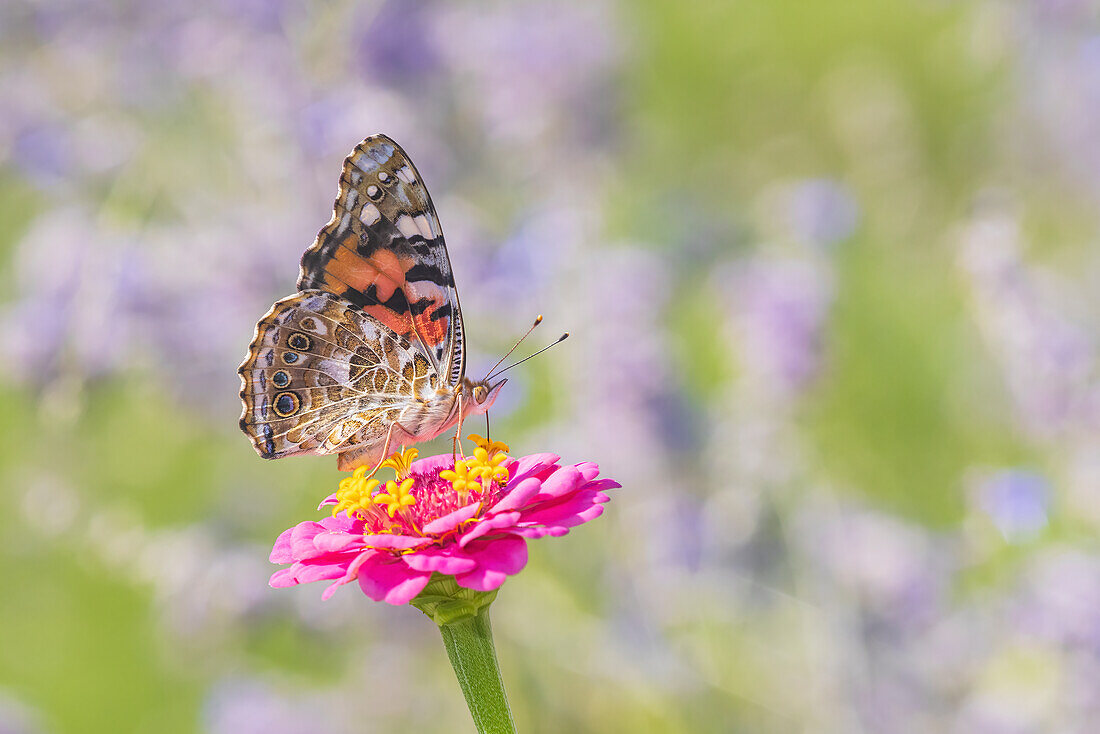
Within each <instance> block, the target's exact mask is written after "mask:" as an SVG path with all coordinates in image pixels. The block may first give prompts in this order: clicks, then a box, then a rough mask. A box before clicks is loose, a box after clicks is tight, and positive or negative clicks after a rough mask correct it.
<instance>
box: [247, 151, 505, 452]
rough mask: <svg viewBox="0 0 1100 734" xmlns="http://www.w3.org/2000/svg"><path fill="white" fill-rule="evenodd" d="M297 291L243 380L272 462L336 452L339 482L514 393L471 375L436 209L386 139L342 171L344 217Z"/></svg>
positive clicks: (330, 227) (260, 445) (269, 321)
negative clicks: (342, 473)
mask: <svg viewBox="0 0 1100 734" xmlns="http://www.w3.org/2000/svg"><path fill="white" fill-rule="evenodd" d="M297 288H298V292H297V293H295V294H294V295H292V296H288V297H287V298H284V299H282V300H280V301H277V302H276V303H275V305H274V306H272V307H271V310H270V311H268V313H267V314H266V315H264V317H263V318H261V319H260V321H259V323H257V324H256V332H255V335H254V336H253V338H252V343H251V344H250V345H249V347H248V355H247V356H246V357H245V360H244V362H243V363H242V364H241V366H240V368H239V369H238V373H239V374H240V376H241V393H240V395H241V400H242V401H243V403H244V412H243V413H242V415H241V420H240V426H241V430H242V431H244V432H245V434H247V435H248V437H249V438H250V439H251V440H252V443H253V445H254V446H255V448H256V451H257V452H259V454H260V456H262V457H263V458H265V459H278V458H282V457H284V456H295V455H299V454H336V455H337V467H338V468H339V469H340V470H341V471H350V470H351V469H354V468H356V467H359V466H367V465H373V466H375V467H377V466H378V465H379V463H380V462H381V461H382V459H383V458H384V457H385V456H387V455H388V454H389V453H390V452H391V451H396V450H398V449H399V448H401V447H404V446H408V445H409V444H412V443H416V442H418V441H427V440H429V439H432V438H435V437H436V436H439V435H441V434H443V433H444V432H446V431H447V430H448V429H450V428H452V427H454V426H456V425H459V426H460V425H461V421H462V420H463V419H464V418H466V417H468V416H471V415H480V414H482V413H485V412H486V411H487V410H488V409H489V407H490V406H491V405H492V404H493V401H494V400H495V399H496V396H497V395H498V394H499V392H500V389H501V387H503V386H504V382H505V380H500V381H499V382H497V383H496V384H490V383H489V379H488V378H487V379H485V380H480V381H475V380H471V379H469V378H468V377H466V373H465V368H466V349H465V348H466V339H465V333H464V332H463V326H462V309H461V308H460V307H459V303H458V291H457V290H456V289H455V283H454V277H453V275H452V273H451V262H450V258H449V257H448V255H447V246H446V244H445V243H444V241H443V232H442V230H441V229H440V226H439V220H438V218H437V217H436V213H435V207H433V206H432V200H431V197H430V196H429V195H428V190H427V189H426V188H425V187H424V184H423V183H422V181H421V178H420V174H419V173H418V172H417V170H416V168H415V167H414V166H413V164H412V161H410V160H409V157H408V155H406V154H405V151H403V150H402V149H401V147H400V146H399V145H397V143H395V142H394V141H393V140H391V139H390V138H388V137H386V136H385V135H374V136H371V137H369V138H367V139H366V140H364V141H363V142H361V143H359V145H357V146H355V149H354V150H352V152H351V154H350V155H349V156H348V157H347V158H346V159H345V160H344V167H343V171H342V173H341V175H340V188H339V191H338V193H337V196H336V204H335V205H334V207H333V213H332V219H331V220H330V221H329V223H328V224H326V225H325V226H324V227H323V228H322V229H321V231H320V232H319V233H318V234H317V239H316V240H315V241H314V242H313V244H312V245H311V246H310V247H309V249H307V250H306V251H305V254H303V255H302V261H301V271H300V274H299V277H298V285H297ZM456 440H457V432H456Z"/></svg>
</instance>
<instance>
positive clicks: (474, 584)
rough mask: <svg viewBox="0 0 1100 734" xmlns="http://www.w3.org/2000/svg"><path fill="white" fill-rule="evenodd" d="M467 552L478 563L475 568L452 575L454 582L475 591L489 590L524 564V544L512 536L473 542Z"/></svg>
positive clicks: (525, 562)
mask: <svg viewBox="0 0 1100 734" xmlns="http://www.w3.org/2000/svg"><path fill="white" fill-rule="evenodd" d="M466 552H467V553H468V554H469V555H470V556H471V557H472V558H473V559H474V560H476V561H477V564H478V567H477V568H476V569H475V570H473V571H470V572H469V573H464V574H459V575H458V576H455V581H456V582H457V583H458V585H459V586H462V587H464V588H467V589H473V590H475V591H492V590H493V589H496V588H498V587H499V586H500V585H501V584H503V583H504V580H505V579H507V578H508V576H510V575H512V574H515V573H519V572H520V571H522V570H523V567H524V566H526V565H527V541H525V540H524V539H523V538H519V537H516V536H514V535H509V536H505V537H503V538H493V539H491V540H478V541H475V542H473V543H471V544H470V545H469V546H468V547H467V548H466Z"/></svg>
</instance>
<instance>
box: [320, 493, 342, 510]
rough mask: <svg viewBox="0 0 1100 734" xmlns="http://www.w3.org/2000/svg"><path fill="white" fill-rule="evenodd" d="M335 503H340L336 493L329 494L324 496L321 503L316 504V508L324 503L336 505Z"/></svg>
mask: <svg viewBox="0 0 1100 734" xmlns="http://www.w3.org/2000/svg"><path fill="white" fill-rule="evenodd" d="M337 504H340V503H339V501H338V500H337V499H336V495H335V494H330V495H329V496H328V497H325V498H324V499H323V500H321V504H319V505H317V509H318V510H320V509H321V508H322V507H324V506H325V505H337Z"/></svg>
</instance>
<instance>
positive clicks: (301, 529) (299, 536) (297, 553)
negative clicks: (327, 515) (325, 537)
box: [290, 522, 325, 561]
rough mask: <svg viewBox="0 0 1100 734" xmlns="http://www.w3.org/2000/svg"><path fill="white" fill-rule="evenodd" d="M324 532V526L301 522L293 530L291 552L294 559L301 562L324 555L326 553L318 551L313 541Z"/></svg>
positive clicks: (316, 523)
mask: <svg viewBox="0 0 1100 734" xmlns="http://www.w3.org/2000/svg"><path fill="white" fill-rule="evenodd" d="M324 531H325V528H324V526H323V525H321V523H318V522H300V523H298V524H297V525H295V526H294V527H293V528H291V532H290V552H291V554H293V556H294V559H295V560H297V561H301V560H304V559H307V558H314V557H315V556H319V555H321V554H322V553H324V551H320V550H317V548H315V547H314V545H313V539H314V538H315V537H317V535H318V534H319V533H323V532H324Z"/></svg>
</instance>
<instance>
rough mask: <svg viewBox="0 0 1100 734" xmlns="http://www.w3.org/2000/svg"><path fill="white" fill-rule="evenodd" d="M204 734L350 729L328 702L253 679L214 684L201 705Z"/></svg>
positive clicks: (291, 733)
mask: <svg viewBox="0 0 1100 734" xmlns="http://www.w3.org/2000/svg"><path fill="white" fill-rule="evenodd" d="M203 709H204V710H203V715H202V719H203V729H204V731H205V732H206V733H207V734H314V733H315V732H320V731H323V732H325V733H326V734H341V732H350V731H351V729H349V728H348V726H347V722H344V721H341V717H339V716H338V713H337V711H334V710H333V708H332V705H331V702H328V701H325V700H324V699H322V698H321V697H319V696H308V695H303V694H301V693H299V692H297V691H294V692H288V691H277V690H275V689H274V688H273V687H272V686H271V685H269V684H267V683H264V682H262V681H259V680H256V679H249V678H230V679H226V680H223V681H220V682H219V683H217V684H216V685H215V686H214V687H213V688H212V689H211V690H210V692H209V694H208V695H207V699H206V702H205V704H204V706H203Z"/></svg>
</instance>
